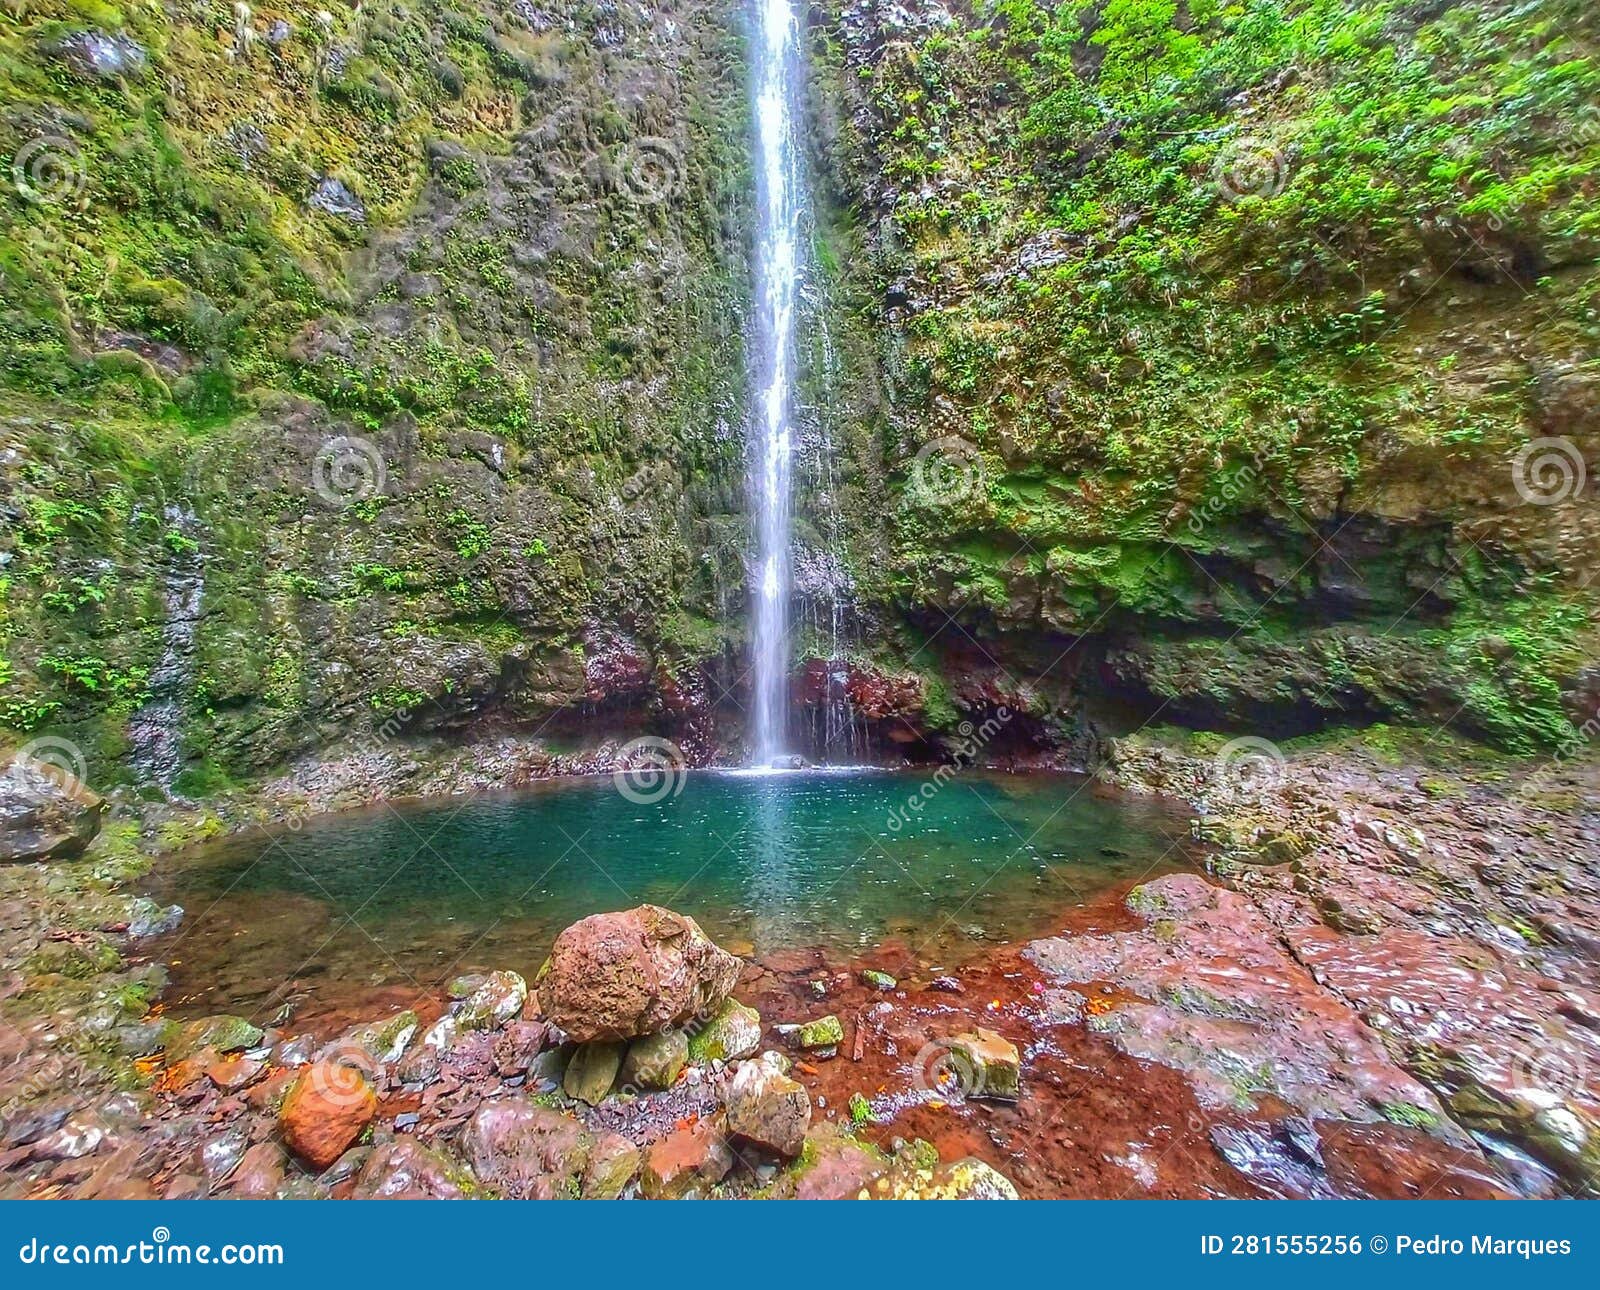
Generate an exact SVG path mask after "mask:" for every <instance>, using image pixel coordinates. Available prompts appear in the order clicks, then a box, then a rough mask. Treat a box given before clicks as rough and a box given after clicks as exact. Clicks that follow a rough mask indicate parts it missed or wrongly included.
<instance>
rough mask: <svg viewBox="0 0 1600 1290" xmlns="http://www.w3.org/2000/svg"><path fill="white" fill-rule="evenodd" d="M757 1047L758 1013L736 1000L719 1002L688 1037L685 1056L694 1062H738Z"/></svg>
mask: <svg viewBox="0 0 1600 1290" xmlns="http://www.w3.org/2000/svg"><path fill="white" fill-rule="evenodd" d="M759 1047H761V1014H760V1013H759V1012H757V1011H756V1010H755V1009H754V1008H747V1007H745V1005H744V1004H742V1003H740V1002H739V1001H738V1000H737V999H727V1000H724V1001H723V1004H722V1007H720V1008H718V1009H717V1011H716V1012H715V1013H713V1014H712V1016H711V1018H710V1019H709V1020H708V1021H707V1022H706V1023H705V1024H704V1025H703V1026H700V1027H699V1028H698V1029H697V1030H695V1031H694V1033H693V1034H691V1035H690V1037H689V1057H690V1060H692V1061H696V1062H709V1061H725V1062H732V1061H738V1060H739V1059H740V1058H742V1057H749V1056H751V1055H752V1054H753V1053H754V1052H755V1051H756V1049H758V1048H759Z"/></svg>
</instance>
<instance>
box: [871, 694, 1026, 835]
mask: <svg viewBox="0 0 1600 1290" xmlns="http://www.w3.org/2000/svg"><path fill="white" fill-rule="evenodd" d="M1015 715H1016V714H1015V713H1014V712H1012V711H1011V709H1010V708H1008V707H1006V706H1005V705H1003V704H1002V705H1001V706H1000V707H998V708H996V709H995V710H994V715H993V716H991V717H986V718H985V719H984V720H983V722H982V723H981V724H980V725H977V726H974V725H973V724H972V722H970V721H963V722H962V723H961V724H960V725H959V726H957V727H956V733H957V736H958V738H957V740H956V742H955V744H954V745H953V747H952V748H951V750H950V755H949V756H948V757H946V758H945V760H944V761H942V762H940V763H939V765H938V767H937V768H936V769H935V770H934V772H933V774H932V775H930V776H929V777H928V778H927V779H925V780H923V781H922V783H921V784H919V785H918V786H917V790H916V792H914V793H911V794H909V795H908V796H907V797H906V800H905V801H904V802H900V803H897V804H896V805H895V806H894V808H893V809H892V810H890V812H889V817H888V819H886V820H885V821H884V823H885V824H886V825H887V826H888V828H889V832H890V833H898V832H900V830H901V829H903V828H905V826H906V825H908V824H910V823H911V822H912V820H914V819H916V818H917V816H919V815H921V814H922V811H923V809H924V808H925V807H926V806H927V805H928V803H929V802H931V801H932V800H933V799H934V798H935V797H936V796H938V794H939V793H940V791H941V790H943V788H944V786H945V785H946V784H948V783H949V782H950V781H951V780H952V779H954V778H955V777H956V776H957V775H958V774H960V773H961V770H962V768H963V767H965V766H971V765H972V764H974V763H975V762H976V761H977V760H978V754H979V753H980V752H982V751H983V749H984V748H985V747H986V746H987V745H988V743H989V742H990V741H991V740H992V739H993V738H994V737H995V736H996V735H998V734H999V733H1000V732H1001V731H1002V730H1004V729H1005V728H1006V726H1007V725H1009V724H1010V722H1011V718H1012V717H1013V716H1015Z"/></svg>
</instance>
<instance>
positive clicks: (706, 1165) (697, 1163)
mask: <svg viewBox="0 0 1600 1290" xmlns="http://www.w3.org/2000/svg"><path fill="white" fill-rule="evenodd" d="M732 1168H733V1150H732V1148H730V1147H729V1146H728V1139H727V1134H726V1131H725V1125H724V1123H723V1121H722V1119H721V1117H715V1118H712V1119H706V1120H696V1121H695V1122H694V1123H693V1124H690V1125H687V1126H685V1127H684V1128H681V1129H674V1130H673V1131H672V1132H671V1133H669V1134H667V1136H666V1137H664V1138H662V1139H660V1141H658V1142H654V1143H651V1145H650V1147H649V1148H648V1149H647V1150H646V1151H645V1153H644V1170H643V1172H642V1173H641V1174H640V1176H639V1192H640V1194H641V1195H642V1196H644V1198H645V1199H646V1200H681V1199H684V1198H687V1197H689V1196H705V1195H706V1194H707V1193H708V1192H709V1191H710V1190H711V1188H712V1187H714V1186H716V1185H717V1184H718V1183H719V1182H721V1181H722V1180H723V1179H724V1178H726V1177H727V1176H728V1171H729V1170H730V1169H732Z"/></svg>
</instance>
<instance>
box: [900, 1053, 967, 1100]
mask: <svg viewBox="0 0 1600 1290" xmlns="http://www.w3.org/2000/svg"><path fill="white" fill-rule="evenodd" d="M911 1078H912V1082H913V1083H915V1085H916V1086H917V1087H918V1088H920V1089H921V1090H922V1091H923V1092H925V1093H931V1094H933V1095H934V1096H935V1097H940V1098H943V1099H944V1100H945V1101H947V1102H965V1101H966V1100H967V1099H968V1098H981V1097H982V1096H983V1095H984V1092H985V1088H984V1084H985V1081H984V1075H983V1067H982V1066H980V1065H979V1064H978V1063H977V1062H975V1061H973V1060H972V1057H971V1055H970V1054H969V1053H968V1052H967V1051H966V1050H965V1049H964V1048H960V1047H957V1046H955V1045H952V1044H950V1043H949V1042H947V1041H945V1040H942V1039H935V1040H933V1041H932V1042H931V1043H927V1044H924V1045H923V1046H922V1050H921V1051H920V1052H919V1053H917V1055H916V1057H915V1058H914V1059H913V1061H912V1063H911Z"/></svg>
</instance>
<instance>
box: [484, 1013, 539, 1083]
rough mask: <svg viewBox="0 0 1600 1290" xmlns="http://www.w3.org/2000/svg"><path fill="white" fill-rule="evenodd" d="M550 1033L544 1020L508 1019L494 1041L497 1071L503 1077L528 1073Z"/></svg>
mask: <svg viewBox="0 0 1600 1290" xmlns="http://www.w3.org/2000/svg"><path fill="white" fill-rule="evenodd" d="M549 1033H550V1028H549V1027H548V1026H546V1025H545V1024H544V1022H542V1021H508V1022H507V1023H506V1026H505V1029H504V1030H502V1031H501V1032H500V1035H499V1037H498V1038H497V1039H496V1040H495V1041H494V1068H495V1072H496V1073H497V1074H499V1075H500V1076H501V1077H503V1078H510V1077H513V1076H516V1075H524V1074H526V1073H527V1070H528V1067H529V1066H531V1065H533V1059H534V1058H536V1057H537V1056H538V1055H539V1053H540V1052H541V1051H542V1050H543V1048H544V1043H545V1038H546V1036H548V1034H549Z"/></svg>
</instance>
